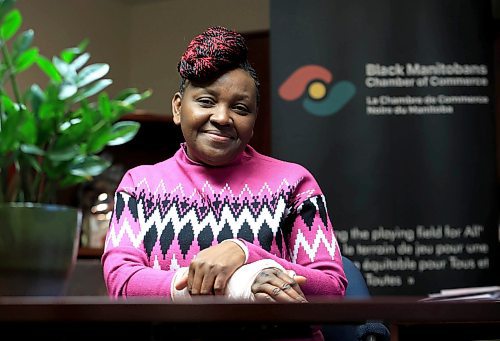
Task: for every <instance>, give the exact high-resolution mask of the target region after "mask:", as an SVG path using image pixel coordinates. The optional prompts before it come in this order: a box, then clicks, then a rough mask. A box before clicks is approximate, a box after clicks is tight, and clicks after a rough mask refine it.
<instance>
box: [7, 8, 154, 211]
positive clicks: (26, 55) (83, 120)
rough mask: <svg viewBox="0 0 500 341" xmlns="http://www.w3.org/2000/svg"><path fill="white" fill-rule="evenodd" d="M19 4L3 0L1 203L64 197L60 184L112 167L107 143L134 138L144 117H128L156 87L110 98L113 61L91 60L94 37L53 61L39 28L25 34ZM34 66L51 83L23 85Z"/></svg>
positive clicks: (80, 181) (41, 201) (122, 141)
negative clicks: (36, 42) (37, 42)
mask: <svg viewBox="0 0 500 341" xmlns="http://www.w3.org/2000/svg"><path fill="white" fill-rule="evenodd" d="M14 4H15V0H0V49H1V56H2V59H1V62H0V100H1V101H0V202H12V201H20V202H40V203H47V202H56V199H57V198H56V193H57V191H58V190H59V189H61V188H65V187H68V186H73V185H76V184H78V183H82V182H86V181H89V180H91V179H92V178H93V177H95V176H97V175H100V174H102V173H103V172H104V171H105V170H106V169H107V168H108V167H109V166H110V162H109V161H106V160H105V159H103V158H102V157H101V156H100V153H101V152H102V151H103V149H104V148H105V147H106V146H112V145H120V144H123V143H126V142H128V141H130V140H131V139H133V138H134V136H135V135H136V133H137V131H138V129H139V127H140V125H139V123H137V122H130V121H124V120H120V119H121V118H122V116H123V115H124V114H127V113H130V112H131V111H133V109H134V106H135V104H136V103H138V102H139V101H142V100H144V99H145V98H147V97H149V96H150V92H149V91H145V92H142V93H140V92H138V91H137V90H136V89H126V90H123V91H122V92H120V93H119V94H118V95H117V96H116V97H114V98H110V97H109V95H108V94H107V93H106V92H105V91H104V89H105V88H106V87H108V86H109V85H110V84H111V83H112V80H111V79H105V78H103V77H104V76H105V75H106V74H107V73H108V71H109V65H108V64H104V63H96V64H90V65H87V62H88V61H89V59H90V54H89V53H88V52H85V50H86V47H87V45H88V41H87V40H84V41H83V42H82V43H80V44H79V45H78V46H76V47H72V48H68V49H65V50H63V51H62V52H61V53H60V55H59V56H54V57H53V58H52V60H49V59H47V58H46V57H44V56H42V55H41V54H40V53H39V49H38V48H37V47H35V46H32V42H33V38H34V32H33V30H27V31H24V32H21V33H18V31H19V29H20V27H21V24H22V16H21V13H20V11H19V10H18V9H16V8H14ZM32 66H37V67H38V68H39V69H40V70H42V71H43V73H44V74H45V75H46V76H47V77H48V80H47V85H46V86H45V87H44V88H42V87H41V86H39V85H38V84H32V85H29V86H27V88H26V89H25V90H24V91H21V89H20V88H19V82H18V80H17V76H18V75H19V74H20V73H22V72H26V71H27V70H29V69H30V68H31V67H32ZM8 85H10V86H8ZM7 86H8V88H7Z"/></svg>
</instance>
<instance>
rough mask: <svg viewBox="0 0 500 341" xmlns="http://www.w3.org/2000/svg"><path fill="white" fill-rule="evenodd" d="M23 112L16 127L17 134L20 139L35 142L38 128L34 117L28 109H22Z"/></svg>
mask: <svg viewBox="0 0 500 341" xmlns="http://www.w3.org/2000/svg"><path fill="white" fill-rule="evenodd" d="M23 114H24V115H23V116H24V117H23V122H22V123H21V124H20V126H19V128H18V134H19V137H20V140H21V141H23V142H27V143H31V144H33V143H35V142H36V138H37V130H38V129H37V125H36V122H35V117H34V115H33V113H32V112H30V111H24V112H23Z"/></svg>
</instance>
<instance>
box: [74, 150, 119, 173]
mask: <svg viewBox="0 0 500 341" xmlns="http://www.w3.org/2000/svg"><path fill="white" fill-rule="evenodd" d="M109 166H111V162H109V161H107V160H104V159H103V158H101V157H99V156H96V155H92V156H87V157H85V158H82V159H79V160H75V162H73V163H72V164H71V165H70V167H69V172H70V174H72V175H76V176H84V177H93V176H97V175H99V174H102V172H104V171H105V170H106V169H107V168H108V167H109Z"/></svg>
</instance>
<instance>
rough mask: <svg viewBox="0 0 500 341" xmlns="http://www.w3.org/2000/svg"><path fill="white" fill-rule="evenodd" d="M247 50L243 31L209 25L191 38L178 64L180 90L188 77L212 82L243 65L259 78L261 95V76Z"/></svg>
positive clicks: (257, 84) (254, 77) (242, 67)
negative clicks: (251, 62) (250, 61)
mask: <svg viewBox="0 0 500 341" xmlns="http://www.w3.org/2000/svg"><path fill="white" fill-rule="evenodd" d="M247 53H248V48H247V45H246V42H245V38H243V36H242V35H241V34H239V33H237V32H235V31H231V30H229V29H227V28H225V27H221V26H215V27H210V28H208V29H207V30H206V31H205V32H203V33H201V34H200V35H197V36H196V37H194V38H193V40H191V42H190V43H189V45H188V47H187V49H186V51H185V52H184V54H183V55H182V57H181V60H180V61H179V63H178V64H177V70H178V71H179V74H180V75H181V78H182V79H181V86H180V92H181V93H183V92H184V89H185V87H186V81H191V82H201V83H203V82H209V81H212V80H214V79H217V78H218V77H220V76H221V75H222V74H224V73H226V72H227V71H230V70H234V69H238V68H241V69H243V70H245V71H246V72H248V74H249V75H250V76H251V77H252V78H253V80H254V81H255V86H256V87H257V96H258V93H259V91H258V89H259V85H260V83H259V79H258V77H257V72H256V71H255V69H254V68H253V67H252V66H251V65H250V63H249V62H248V59H247Z"/></svg>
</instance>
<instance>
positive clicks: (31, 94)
mask: <svg viewBox="0 0 500 341" xmlns="http://www.w3.org/2000/svg"><path fill="white" fill-rule="evenodd" d="M26 98H27V100H28V101H30V103H31V110H33V112H34V113H35V114H38V110H39V109H40V105H41V104H42V103H43V102H44V101H45V99H46V96H45V93H44V92H43V90H42V89H41V88H40V86H38V84H33V85H31V87H30V88H29V90H28V91H27V93H26Z"/></svg>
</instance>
